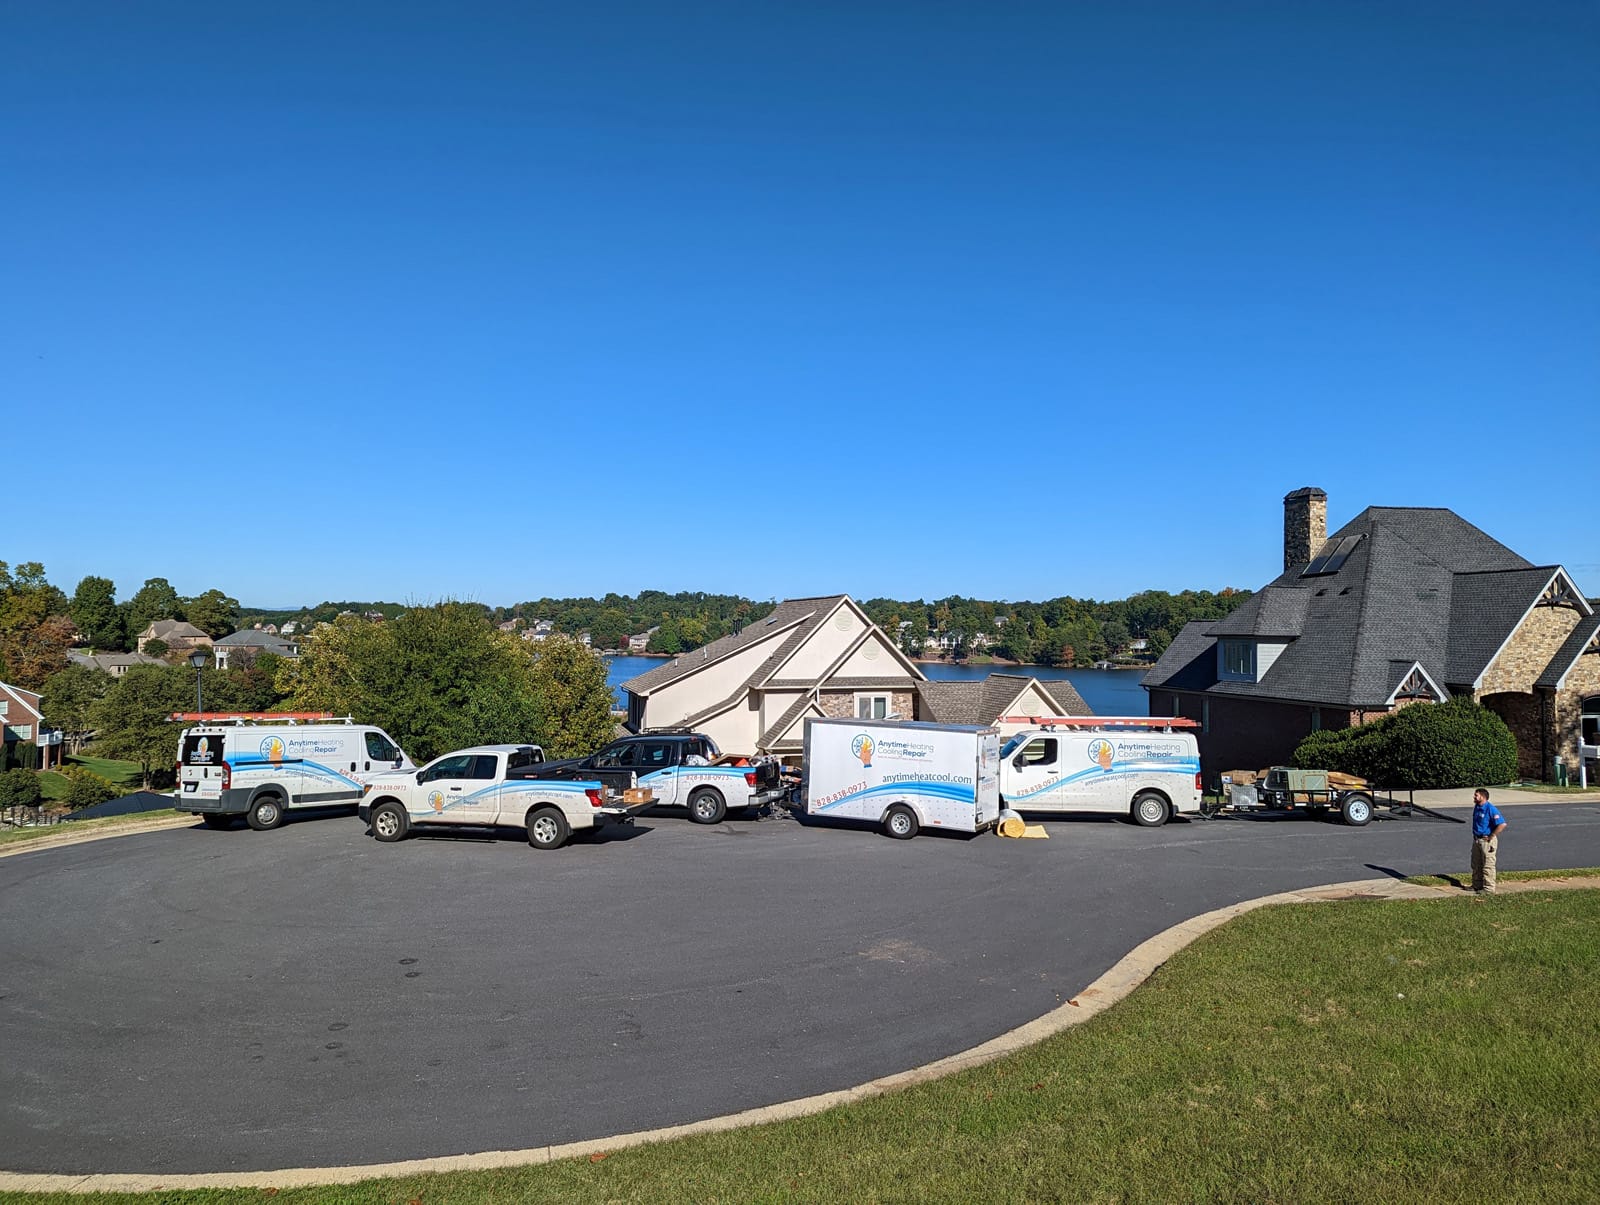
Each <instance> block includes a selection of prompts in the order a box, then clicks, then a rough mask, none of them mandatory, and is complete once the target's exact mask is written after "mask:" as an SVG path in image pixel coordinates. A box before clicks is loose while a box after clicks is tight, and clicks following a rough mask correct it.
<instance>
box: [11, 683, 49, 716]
mask: <svg viewBox="0 0 1600 1205" xmlns="http://www.w3.org/2000/svg"><path fill="white" fill-rule="evenodd" d="M0 690H3V691H5V692H6V694H8V695H10V696H11V697H12V698H13V699H15V700H16V701H17V702H19V703H21V704H22V705H23V706H24V707H26V708H27V709H28V710H29V711H31V712H33V715H34V718H35V719H38V720H42V719H44V712H42V711H40V710H39V709H38V708H37V707H35V706H34V705H33V704H32V703H30V702H28V700H26V699H24V698H23V697H22V695H23V693H28V694H31V693H33V692H31V691H28V692H23V690H22V687H20V686H9V685H7V684H6V683H4V682H0ZM40 701H41V702H43V696H41V697H40Z"/></svg>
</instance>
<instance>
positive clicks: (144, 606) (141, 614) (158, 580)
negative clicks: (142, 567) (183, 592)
mask: <svg viewBox="0 0 1600 1205" xmlns="http://www.w3.org/2000/svg"><path fill="white" fill-rule="evenodd" d="M124 606H125V607H126V608H127V629H128V637H129V639H137V638H138V636H139V633H140V632H142V631H144V630H145V628H147V627H149V626H150V625H151V624H152V623H154V622H155V621H156V620H158V619H182V618H183V602H182V600H181V599H179V598H178V592H177V591H176V590H174V589H173V588H172V583H171V582H169V581H168V580H167V579H166V578H164V577H152V578H147V579H146V580H145V583H144V585H142V586H140V587H139V590H138V592H137V593H136V594H134V596H133V597H132V598H130V599H129V600H128V601H127V602H126V603H125V604H124Z"/></svg>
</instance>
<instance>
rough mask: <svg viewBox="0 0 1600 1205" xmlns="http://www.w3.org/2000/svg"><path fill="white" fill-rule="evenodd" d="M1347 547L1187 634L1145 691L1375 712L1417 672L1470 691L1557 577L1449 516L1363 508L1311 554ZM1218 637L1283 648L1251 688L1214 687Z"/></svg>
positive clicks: (1148, 678) (1149, 676)
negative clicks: (1334, 562) (1332, 564)
mask: <svg viewBox="0 0 1600 1205" xmlns="http://www.w3.org/2000/svg"><path fill="white" fill-rule="evenodd" d="M1347 537H1361V538H1360V539H1357V540H1355V542H1354V543H1352V544H1350V545H1349V546H1348V548H1347V552H1348V556H1347V557H1346V559H1345V560H1343V561H1342V562H1341V563H1339V564H1338V566H1337V568H1336V569H1335V570H1334V572H1332V573H1320V574H1318V575H1316V576H1310V577H1308V576H1304V571H1305V569H1306V566H1304V565H1293V566H1290V568H1289V569H1287V570H1286V571H1285V572H1284V573H1283V574H1282V575H1281V576H1280V577H1278V578H1277V579H1275V580H1274V581H1272V582H1270V583H1269V584H1268V585H1267V586H1266V587H1265V588H1264V589H1263V590H1262V591H1261V592H1260V593H1259V594H1258V595H1256V596H1255V598H1252V599H1251V600H1249V601H1248V602H1246V603H1245V604H1244V605H1242V606H1241V607H1240V609H1239V611H1237V612H1235V613H1234V614H1233V615H1230V616H1229V617H1228V618H1227V619H1223V620H1217V621H1210V622H1205V621H1201V622H1197V623H1191V624H1188V625H1187V626H1185V628H1184V629H1183V631H1182V632H1180V633H1179V635H1178V637H1177V639H1175V640H1174V641H1173V642H1172V644H1171V646H1169V647H1168V649H1167V650H1166V652H1165V653H1163V654H1162V656H1161V658H1160V659H1159V660H1158V661H1157V662H1156V664H1155V665H1154V666H1153V667H1152V668H1151V669H1150V671H1149V672H1148V673H1146V674H1145V676H1144V680H1143V685H1144V686H1145V687H1147V688H1150V687H1161V688H1166V689H1172V690H1188V691H1204V692H1206V693H1208V694H1218V695H1238V696H1244V697H1252V698H1276V699H1282V700H1284V701H1294V702H1305V703H1325V704H1329V705H1332V706H1341V707H1342V706H1348V707H1352V708H1361V707H1382V706H1384V705H1386V701H1387V700H1389V699H1390V698H1391V696H1392V695H1393V694H1394V692H1395V690H1396V688H1397V687H1398V686H1399V685H1400V683H1401V682H1402V681H1403V680H1404V678H1405V677H1406V676H1408V675H1409V674H1410V672H1411V669H1412V667H1413V666H1415V667H1418V668H1420V671H1421V674H1422V676H1423V677H1425V678H1426V679H1427V680H1428V681H1430V682H1432V683H1433V684H1435V685H1436V687H1438V688H1439V690H1440V692H1441V693H1442V694H1448V690H1449V687H1450V686H1451V685H1456V686H1460V685H1465V684H1471V683H1473V682H1475V681H1476V680H1477V678H1478V677H1479V675H1480V674H1481V673H1482V672H1483V670H1484V668H1486V666H1487V665H1488V663H1489V661H1491V660H1492V659H1493V657H1494V656H1495V654H1496V653H1497V652H1498V650H1499V649H1500V647H1501V646H1502V645H1503V644H1504V642H1505V639H1506V638H1507V637H1508V636H1509V635H1510V634H1511V632H1512V631H1513V630H1514V629H1515V628H1516V626H1517V625H1518V624H1519V623H1520V622H1521V621H1522V618H1523V617H1524V616H1525V615H1526V614H1527V613H1528V610H1529V609H1530V608H1531V607H1532V606H1533V605H1534V604H1535V603H1537V602H1538V601H1539V599H1540V597H1541V595H1542V592H1543V591H1544V590H1545V588H1546V587H1547V586H1548V585H1549V584H1550V582H1551V580H1552V575H1553V574H1554V573H1556V572H1557V569H1556V567H1553V566H1547V567H1544V568H1536V567H1534V566H1532V565H1530V564H1529V563H1528V562H1527V561H1526V560H1524V559H1523V558H1522V557H1520V556H1518V555H1517V554H1516V553H1514V552H1512V551H1511V550H1510V549H1509V548H1507V547H1506V546H1505V545H1503V544H1501V543H1499V541H1497V540H1494V539H1491V538H1490V537H1489V536H1487V535H1485V534H1484V533H1483V532H1481V531H1479V530H1478V529H1477V528H1476V527H1474V526H1472V524H1470V523H1468V522H1466V521H1465V520H1464V519H1462V518H1461V517H1460V516H1459V515H1456V514H1454V513H1453V512H1451V511H1448V510H1442V509H1434V508H1420V507H1419V508H1411V507H1369V508H1368V509H1366V510H1364V511H1362V512H1361V513H1360V514H1359V515H1357V516H1356V517H1355V518H1354V519H1352V520H1351V521H1350V522H1349V523H1347V524H1345V525H1344V527H1342V528H1340V529H1339V530H1338V531H1336V532H1334V533H1333V534H1332V535H1331V536H1329V537H1328V539H1327V542H1326V543H1325V544H1324V545H1323V547H1322V548H1321V549H1319V550H1317V553H1318V555H1319V556H1321V555H1325V554H1327V553H1328V552H1329V551H1331V550H1334V549H1336V548H1339V547H1341V542H1342V541H1345V540H1346V539H1347ZM1257 599H1259V600H1260V601H1259V602H1257V601H1256V600H1257ZM1302 607H1303V611H1301V610H1300V608H1302ZM1222 636H1230V637H1235V638H1241V639H1256V640H1262V641H1273V640H1274V638H1276V640H1277V641H1282V642H1284V643H1285V645H1286V647H1284V648H1283V650H1282V652H1281V654H1280V655H1278V657H1277V658H1276V660H1274V661H1272V662H1271V663H1270V665H1269V666H1268V668H1267V669H1266V671H1265V672H1264V673H1263V674H1262V675H1261V678H1260V680H1259V681H1257V682H1232V681H1219V680H1218V676H1217V664H1216V640H1217V639H1218V638H1219V637H1222ZM1397 675H1398V677H1397Z"/></svg>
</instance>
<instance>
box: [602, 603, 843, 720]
mask: <svg viewBox="0 0 1600 1205" xmlns="http://www.w3.org/2000/svg"><path fill="white" fill-rule="evenodd" d="M815 614H816V612H815V611H811V612H808V613H807V614H805V615H802V616H801V617H800V618H799V619H797V620H795V621H794V622H793V623H791V624H785V625H784V626H783V627H781V628H778V627H775V628H773V629H772V631H770V632H764V633H762V635H761V637H760V639H758V640H752V641H750V642H749V643H748V644H741V645H740V646H739V647H738V648H736V649H729V650H728V651H727V652H726V653H722V654H719V655H718V656H717V657H715V658H709V657H708V658H706V659H705V660H703V661H702V662H701V663H700V664H699V665H697V666H695V667H694V668H693V669H686V670H684V672H683V673H681V674H679V675H678V676H677V677H676V678H674V679H672V681H670V682H657V683H656V684H655V685H654V686H647V687H646V688H645V689H644V690H629V689H628V684H627V683H626V682H624V683H623V684H622V688H623V689H624V690H627V691H628V693H629V694H630V695H638V696H639V697H640V698H642V699H647V698H649V697H650V692H651V691H654V690H665V689H666V688H667V687H669V686H676V685H677V684H678V683H679V682H683V681H685V680H687V679H689V678H692V677H694V676H695V675H696V674H698V673H699V672H700V671H701V670H704V669H710V668H711V667H712V666H713V665H721V664H722V663H723V662H724V661H726V660H728V658H730V657H737V656H738V655H739V654H740V653H748V652H749V651H750V650H751V649H753V648H760V647H761V646H762V645H763V644H765V643H767V641H768V640H770V639H771V638H772V637H774V636H779V635H783V634H785V633H788V634H790V635H792V634H793V633H794V629H795V628H797V627H799V626H800V625H801V624H803V623H805V622H806V620H808V619H810V618H811V616H812V615H815ZM745 630H746V631H748V630H749V628H748V625H747V626H746V628H745ZM742 634H743V633H742V632H741V635H742ZM713 643H715V641H713ZM779 643H780V644H781V643H782V641H779ZM709 647H710V645H706V646H704V647H702V648H697V649H691V650H690V651H689V652H687V653H679V654H678V656H677V657H674V658H673V660H674V661H680V660H682V659H683V658H685V657H693V656H694V655H695V654H696V653H704V652H705V649H706V648H709ZM802 647H803V646H802ZM767 655H768V656H769V657H770V656H771V655H772V654H771V653H768V654H767ZM660 668H662V667H661V666H659V665H658V666H657V667H656V669H660ZM655 672H656V671H655V670H654V669H647V670H645V671H644V673H645V674H653V673H655ZM639 677H640V678H642V677H644V674H640V675H639ZM630 681H637V679H630ZM750 685H751V683H749V682H748V681H747V682H746V683H745V686H747V687H748V686H750Z"/></svg>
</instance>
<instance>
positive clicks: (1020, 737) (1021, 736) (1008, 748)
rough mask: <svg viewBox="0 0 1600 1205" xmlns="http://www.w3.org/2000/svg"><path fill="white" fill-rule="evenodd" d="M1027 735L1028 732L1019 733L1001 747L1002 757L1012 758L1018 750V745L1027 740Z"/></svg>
mask: <svg viewBox="0 0 1600 1205" xmlns="http://www.w3.org/2000/svg"><path fill="white" fill-rule="evenodd" d="M1027 735H1028V734H1027V733H1026V732H1022V733H1018V734H1017V735H1016V736H1014V737H1012V738H1011V739H1010V740H1009V741H1007V742H1006V743H1005V744H1003V745H1001V746H1000V756H1001V757H1010V756H1011V754H1012V753H1013V752H1014V751H1015V750H1016V747H1017V746H1018V745H1020V744H1022V742H1023V741H1024V740H1025V739H1027Z"/></svg>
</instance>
